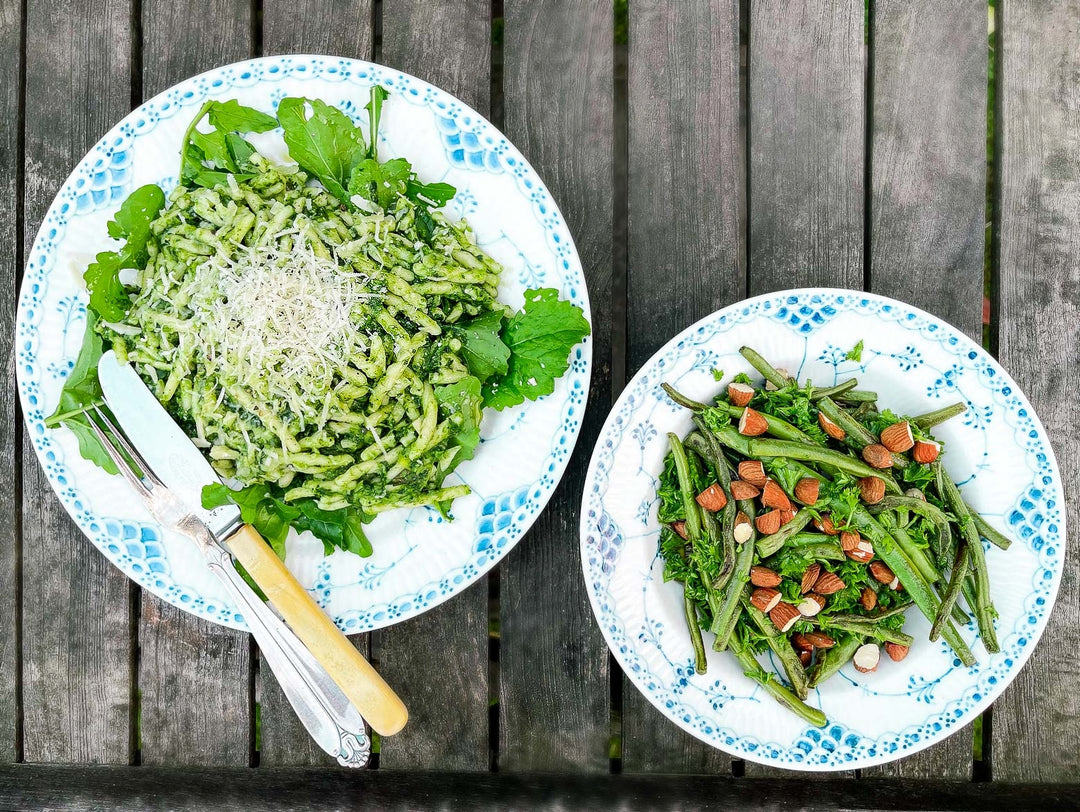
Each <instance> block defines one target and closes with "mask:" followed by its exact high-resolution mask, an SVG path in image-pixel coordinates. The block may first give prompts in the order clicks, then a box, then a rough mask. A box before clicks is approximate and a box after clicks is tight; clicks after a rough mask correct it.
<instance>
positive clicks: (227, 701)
mask: <svg viewBox="0 0 1080 812" xmlns="http://www.w3.org/2000/svg"><path fill="white" fill-rule="evenodd" d="M250 14H251V7H250V3H248V2H246V0H229V1H228V2H217V3H214V4H213V6H212V7H207V6H206V4H205V3H201V2H198V0H178V1H176V2H174V0H144V3H143V7H142V30H143V47H142V55H143V58H142V61H143V92H144V95H145V96H146V97H147V98H149V97H150V96H153V95H155V94H157V93H160V92H161V91H163V90H165V89H166V88H168V87H169V86H171V85H173V84H175V83H176V82H179V81H181V80H182V79H185V78H187V77H188V76H192V75H194V74H197V73H201V72H202V71H205V70H208V69H210V68H213V67H215V66H217V65H222V64H225V63H228V62H235V61H236V60H238V59H244V58H246V57H248V56H250V55H251V49H252V36H251V31H252V28H251V17H250ZM192 20H201V22H200V24H199V25H192V24H191V21H192ZM139 640H140V644H141V647H142V656H141V658H140V660H139V687H140V690H141V692H142V703H141V704H142V760H143V762H144V763H147V764H207V765H210V764H217V765H246V764H248V763H249V762H250V759H251V752H250V751H251V746H252V742H251V738H252V737H251V729H252V722H251V704H252V699H251V684H250V682H251V668H252V662H251V660H252V658H251V646H250V643H249V637H248V635H247V634H246V633H242V632H237V631H234V630H232V629H226V628H224V627H221V626H217V625H216V624H213V623H210V622H209V621H206V620H201V619H199V618H196V617H195V616H193V615H189V614H187V613H186V612H182V611H180V610H177V609H175V608H173V607H171V606H169V605H168V604H166V603H165V602H163V601H161V600H160V599H158V598H156V597H154V596H153V595H150V594H149V593H143V596H142V612H141V616H140V618H139Z"/></svg>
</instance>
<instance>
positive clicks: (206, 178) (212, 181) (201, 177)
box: [191, 169, 255, 188]
mask: <svg viewBox="0 0 1080 812" xmlns="http://www.w3.org/2000/svg"><path fill="white" fill-rule="evenodd" d="M230 175H231V176H232V177H233V178H235V179H236V182H237V183H240V182H242V181H245V180H251V179H252V178H253V177H255V176H254V175H252V174H244V173H241V174H237V173H234V172H218V171H216V170H212V169H208V170H206V171H205V172H200V173H199V174H198V175H196V176H195V177H193V178H192V179H191V183H193V184H195V185H196V186H206V187H208V188H212V187H214V186H228V185H229V176H230Z"/></svg>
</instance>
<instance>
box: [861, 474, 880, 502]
mask: <svg viewBox="0 0 1080 812" xmlns="http://www.w3.org/2000/svg"><path fill="white" fill-rule="evenodd" d="M859 496H861V497H862V500H863V501H864V502H866V504H868V505H876V504H877V503H878V502H880V501H881V500H882V499H884V498H885V480H884V479H882V478H881V477H879V476H864V477H863V478H862V479H860V480H859Z"/></svg>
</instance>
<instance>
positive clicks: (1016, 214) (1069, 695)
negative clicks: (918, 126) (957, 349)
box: [991, 0, 1080, 781]
mask: <svg viewBox="0 0 1080 812" xmlns="http://www.w3.org/2000/svg"><path fill="white" fill-rule="evenodd" d="M1000 20H1001V25H1002V29H1001V38H1000V40H999V42H1000V46H999V47H1002V48H1003V50H1002V54H1001V70H1002V73H1001V74H1000V84H999V87H1000V98H1001V108H1000V109H1001V115H1000V118H999V121H1000V129H999V132H1000V134H1001V139H1002V141H1001V163H1000V166H1001V187H1000V189H1001V197H1000V206H1001V208H1000V212H1001V222H1000V227H999V228H1000V230H999V232H998V233H999V240H1000V243H999V244H1000V261H999V263H998V279H999V291H1000V309H999V311H998V320H999V328H998V329H999V345H998V355H999V358H1000V359H1001V362H1002V364H1003V365H1004V366H1005V368H1006V369H1008V370H1009V371H1010V372H1011V373H1012V375H1013V376H1014V377H1015V378H1016V381H1017V383H1018V384H1019V385H1020V387H1021V388H1022V389H1023V390H1024V392H1026V393H1027V395H1028V397H1029V398H1030V399H1031V402H1032V404H1033V405H1034V406H1035V410H1036V411H1037V412H1038V414H1039V417H1040V418H1042V422H1043V424H1044V425H1045V426H1046V429H1047V431H1048V432H1049V434H1050V440H1051V442H1052V443H1053V445H1054V451H1055V452H1056V455H1057V460H1058V464H1059V465H1060V466H1061V478H1062V481H1063V482H1064V483H1065V493H1066V497H1067V504H1066V505H1065V506H1064V508H1065V512H1066V513H1067V519H1066V521H1067V523H1068V525H1069V526H1071V527H1072V528H1073V532H1072V537H1071V538H1070V539H1069V544H1068V551H1067V560H1066V565H1065V574H1064V577H1063V578H1062V582H1061V589H1060V592H1059V593H1058V598H1057V605H1056V606H1055V607H1054V611H1053V614H1052V615H1051V617H1050V624H1049V626H1048V627H1047V629H1046V632H1045V633H1044V634H1043V639H1042V642H1040V643H1039V646H1038V648H1037V649H1036V650H1035V653H1034V656H1033V657H1032V658H1031V660H1030V661H1029V662H1028V664H1027V665H1026V666H1025V668H1024V670H1023V671H1022V672H1021V673H1020V675H1019V676H1018V677H1017V678H1016V680H1015V682H1013V684H1012V685H1011V686H1010V687H1009V688H1008V690H1006V691H1005V693H1004V694H1003V695H1002V697H1001V698H1000V699H999V700H998V701H997V702H996V703H994V730H993V741H992V742H991V753H992V758H993V776H994V778H995V779H1001V780H1016V781H1020V780H1022V781H1075V780H1076V777H1077V775H1080V693H1078V692H1077V691H1076V673H1077V671H1078V670H1080V545H1078V544H1077V542H1076V539H1077V535H1076V530H1075V528H1076V527H1077V526H1078V523H1080V509H1078V508H1080V500H1078V499H1077V489H1076V484H1077V482H1080V440H1078V439H1077V438H1078V435H1077V426H1078V425H1080V400H1078V399H1077V397H1076V392H1077V390H1078V388H1080V368H1078V367H1077V364H1076V359H1077V357H1080V259H1078V258H1080V96H1078V95H1077V92H1076V87H1077V80H1078V77H1080V6H1078V5H1077V4H1076V3H1074V2H1064V1H1062V2H1051V1H1050V0H1045V1H1044V2H1037V3H1034V2H1033V3H1027V2H1023V3H1019V2H1006V3H1005V6H1004V8H1003V9H1001V18H1000Z"/></svg>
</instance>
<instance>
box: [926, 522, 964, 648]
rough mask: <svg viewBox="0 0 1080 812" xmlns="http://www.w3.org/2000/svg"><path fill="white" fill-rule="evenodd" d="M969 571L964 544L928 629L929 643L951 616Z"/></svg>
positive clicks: (939, 632)
mask: <svg viewBox="0 0 1080 812" xmlns="http://www.w3.org/2000/svg"><path fill="white" fill-rule="evenodd" d="M970 569H971V551H970V550H969V549H968V545H967V543H966V542H965V543H963V544H961V545H960V549H959V551H958V552H957V554H956V562H955V563H954V564H953V569H952V573H950V575H949V586H948V588H947V589H946V590H945V594H944V595H942V596H941V608H939V609H938V613H937V617H935V618H934V623H933V625H932V626H931V627H930V641H931V642H933V641H935V640H937V639H938V638H939V637H940V636H941V625H942V624H943V623H944V622H945V621H946V619H947V618H949V617H950V616H951V615H952V610H953V608H954V607H955V606H956V605H957V604H956V601H957V598H959V597H960V591H961V589H962V587H963V584H964V580H965V579H966V578H967V574H968V571H969V570H970Z"/></svg>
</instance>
